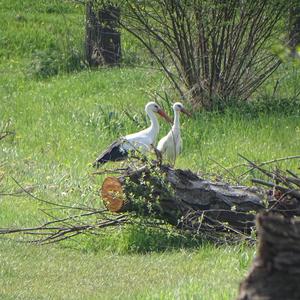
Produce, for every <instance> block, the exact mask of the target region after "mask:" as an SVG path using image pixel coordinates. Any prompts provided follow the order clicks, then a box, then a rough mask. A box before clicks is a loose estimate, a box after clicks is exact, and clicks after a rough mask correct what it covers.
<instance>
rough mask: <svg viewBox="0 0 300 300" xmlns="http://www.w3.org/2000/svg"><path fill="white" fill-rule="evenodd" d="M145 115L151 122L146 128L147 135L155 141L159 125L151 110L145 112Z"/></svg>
mask: <svg viewBox="0 0 300 300" xmlns="http://www.w3.org/2000/svg"><path fill="white" fill-rule="evenodd" d="M147 114H148V117H149V119H150V122H151V124H150V127H149V128H148V130H149V133H150V135H152V137H153V138H154V139H156V136H157V134H158V132H159V123H158V120H157V117H156V115H155V113H154V112H153V111H152V110H150V111H147Z"/></svg>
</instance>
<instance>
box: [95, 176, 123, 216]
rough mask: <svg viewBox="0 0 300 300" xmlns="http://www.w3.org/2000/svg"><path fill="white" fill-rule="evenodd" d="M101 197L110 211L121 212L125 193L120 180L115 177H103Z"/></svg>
mask: <svg viewBox="0 0 300 300" xmlns="http://www.w3.org/2000/svg"><path fill="white" fill-rule="evenodd" d="M101 197H102V199H103V202H104V205H105V206H106V208H107V209H108V210H109V211H111V212H121V211H122V208H123V206H124V205H125V195H124V192H123V187H122V185H121V182H120V181H119V179H118V178H116V177H107V178H105V180H104V182H103V184H102V188H101Z"/></svg>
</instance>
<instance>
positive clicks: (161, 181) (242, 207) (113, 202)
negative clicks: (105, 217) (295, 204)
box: [101, 166, 265, 232]
mask: <svg viewBox="0 0 300 300" xmlns="http://www.w3.org/2000/svg"><path fill="white" fill-rule="evenodd" d="M101 193H102V198H103V200H104V203H105V205H106V206H107V208H108V209H109V210H110V211H114V212H125V211H134V212H137V213H140V214H149V213H152V215H153V214H154V215H156V216H157V217H158V218H161V219H164V220H165V221H167V222H168V223H170V224H172V225H175V226H178V227H180V228H184V229H188V230H191V231H198V230H199V229H200V228H201V230H205V229H209V228H213V229H214V230H216V229H217V230H228V227H230V228H233V229H234V230H238V231H243V232H249V231H250V230H251V227H252V226H254V218H255V214H256V212H257V211H260V210H262V209H264V208H265V206H264V205H263V202H262V200H261V199H262V198H261V195H259V193H258V192H257V190H256V192H254V191H253V189H251V188H247V187H242V186H230V185H228V184H225V183H221V182H216V183H213V182H210V181H207V180H204V179H202V178H200V177H198V176H197V175H196V174H194V173H192V172H191V171H189V170H180V169H176V170H174V169H172V168H170V167H168V166H161V167H153V166H152V167H150V168H148V167H143V168H141V169H139V170H136V171H129V172H128V173H127V174H125V175H124V176H121V177H119V178H116V177H107V178H106V179H105V180H104V182H103V185H102V190H101Z"/></svg>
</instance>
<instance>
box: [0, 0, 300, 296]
mask: <svg viewBox="0 0 300 300" xmlns="http://www.w3.org/2000/svg"><path fill="white" fill-rule="evenodd" d="M0 6H1V12H0V16H1V18H0V25H1V26H0V31H1V32H0V33H1V37H0V57H1V59H2V60H1V63H0V74H1V75H3V76H0V125H1V123H3V122H6V121H7V120H10V122H11V128H12V129H14V130H15V132H16V135H15V136H14V137H11V138H7V139H5V140H3V141H1V144H0V178H1V176H2V174H4V178H3V179H2V181H0V192H1V191H4V192H10V191H14V190H16V189H18V187H17V186H16V184H15V182H14V181H13V180H12V178H11V177H13V178H15V179H17V180H18V181H19V182H20V183H21V184H22V185H23V186H32V188H33V193H34V194H35V195H37V196H40V197H42V198H43V199H47V200H50V201H55V202H59V203H68V204H72V205H77V204H87V205H89V206H93V207H99V206H102V203H101V199H100V198H99V195H98V190H99V187H100V185H101V183H102V180H103V176H97V177H95V176H92V175H91V173H92V171H93V170H92V168H91V165H90V164H91V162H92V161H93V160H94V159H95V158H96V156H97V155H98V154H99V152H101V151H102V150H103V149H105V147H106V146H107V145H109V143H110V142H111V141H113V140H114V139H115V138H117V137H119V136H120V135H124V134H126V133H129V132H134V131H137V130H139V129H140V128H141V127H143V126H146V120H145V117H144V105H145V103H147V101H149V100H153V98H152V97H151V96H149V95H152V94H153V92H154V91H157V90H158V91H159V90H161V89H162V88H163V87H164V81H163V80H162V79H163V78H162V75H161V74H158V73H157V72H155V71H154V70H147V69H141V68H130V67H124V68H114V69H111V70H107V69H102V70H98V71H93V72H91V71H89V70H84V71H82V72H74V73H68V74H66V73H64V72H63V71H65V70H64V69H63V68H61V69H59V71H58V75H57V76H52V77H49V78H47V79H37V78H36V77H34V76H31V74H29V73H28V70H29V69H28V66H30V65H32V62H33V60H34V59H35V58H36V56H35V53H37V52H42V53H43V54H46V56H47V54H48V53H50V54H51V53H52V54H53V53H54V54H53V55H54V61H55V59H56V58H57V55H59V54H61V55H62V57H67V56H63V55H67V53H68V49H70V47H71V48H72V49H75V50H76V51H79V52H80V51H82V42H83V34H84V27H83V25H84V19H83V8H82V7H81V6H80V5H74V4H71V3H70V2H68V1H58V0H57V1H56V0H55V1H43V0H39V1H35V0H28V1H17V0H15V1H8V0H0ZM70 29H72V31H71V35H69V33H70ZM125 38H126V40H125V41H124V43H123V45H125V57H126V55H128V56H127V57H129V58H128V60H130V59H131V58H132V57H131V56H134V55H135V47H136V44H134V43H131V41H130V39H128V37H127V36H126V37H125ZM81 53H82V52H81ZM62 57H60V58H57V61H58V62H61V61H64V59H62ZM130 57H131V58H130ZM37 58H38V59H40V62H43V63H44V62H45V61H43V59H44V56H43V55H42V56H38V57H37ZM133 59H137V58H135V57H133ZM55 66H56V65H54V67H55ZM51 67H52V66H51ZM280 72H281V73H277V74H276V75H274V77H273V78H272V79H271V80H270V81H269V83H268V84H267V86H266V87H264V89H262V90H260V91H259V92H258V93H257V95H256V97H257V99H261V100H263V101H261V102H259V103H256V104H253V105H252V104H249V105H248V106H244V107H242V108H231V109H228V110H226V111H225V112H224V113H217V112H211V113H205V112H198V113H195V114H194V117H193V118H191V119H187V118H185V117H184V116H183V117H182V137H183V143H184V146H183V149H184V150H183V153H182V155H181V156H180V157H179V159H178V161H177V163H176V167H179V168H190V169H192V170H193V171H195V172H201V173H208V174H209V176H211V175H212V174H218V175H220V174H221V175H222V176H224V177H225V178H226V179H227V180H232V176H229V175H228V174H227V172H226V171H224V169H223V168H222V167H220V165H222V166H224V167H226V168H228V167H232V166H235V165H238V164H241V163H243V161H242V160H241V159H240V158H239V157H238V153H241V154H243V155H245V156H247V157H248V158H250V159H253V160H257V161H264V160H269V159H273V158H277V157H283V156H288V155H297V154H299V144H300V127H299V107H300V105H299V99H298V98H297V97H295V95H296V94H297V93H298V86H297V78H298V75H299V70H298V69H296V68H294V69H292V70H291V68H289V67H282V68H281V70H280ZM280 74H284V77H285V79H281V81H280V86H279V88H278V90H277V91H276V93H275V96H274V97H273V98H272V97H270V94H271V95H272V94H273V86H274V82H275V80H277V79H278V78H279V77H280ZM174 100H175V99H174ZM176 100H177V99H176ZM163 104H164V106H165V108H166V109H167V110H169V113H171V111H170V108H168V107H166V103H163ZM271 104H272V109H271V108H270V107H271ZM275 104H276V105H275ZM125 110H127V111H131V114H132V116H133V117H134V119H135V120H136V121H137V122H135V121H133V120H132V119H130V118H128V116H127V115H126V114H125ZM137 123H138V124H140V125H139V126H138V125H137ZM161 125H162V127H161V133H160V136H163V135H164V134H165V133H166V132H167V131H168V130H169V127H168V125H167V124H165V123H163V122H161ZM0 127H1V126H0ZM117 165H119V164H117ZM112 166H114V165H110V167H112ZM280 166H282V167H284V168H290V169H293V170H297V167H299V161H290V162H287V163H281V164H280ZM244 170H245V169H243V168H236V169H233V171H234V172H235V174H236V175H238V174H240V173H241V172H242V171H244ZM251 175H253V174H251ZM248 179H249V178H246V179H245V180H244V181H243V182H244V183H249V181H247V180H248ZM45 207H46V205H45V204H41V203H39V202H34V201H32V199H30V198H29V197H26V196H25V195H21V196H19V197H14V198H12V197H1V196H0V212H1V213H0V227H7V226H31V225H35V224H39V223H41V222H43V221H44V220H45V216H43V215H42V214H41V211H40V209H43V208H45ZM253 255H254V248H253V247H245V246H243V245H237V246H232V245H231V246H230V245H224V246H222V247H216V246H214V245H211V244H208V243H207V242H205V241H201V240H200V241H199V240H197V241H194V240H189V239H188V238H187V237H185V238H182V237H180V236H178V235H174V234H173V235H168V234H167V235H166V234H161V233H158V232H153V231H149V230H144V229H141V228H137V227H130V226H129V227H126V228H124V229H116V230H113V231H111V230H110V231H104V232H102V234H101V235H100V236H99V237H89V236H82V237H80V238H78V239H77V240H75V241H74V242H73V243H67V244H64V245H49V246H43V247H40V246H34V245H27V244H20V243H15V242H11V241H7V240H5V239H3V240H1V241H0V256H1V257H0V286H1V290H0V298H1V299H49V298H51V299H100V298H101V299H233V298H234V297H235V295H236V293H237V289H238V283H239V282H240V281H241V279H242V278H243V277H244V275H245V274H246V272H247V270H248V267H249V264H250V262H251V261H252V257H253Z"/></svg>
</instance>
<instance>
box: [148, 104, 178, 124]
mask: <svg viewBox="0 0 300 300" xmlns="http://www.w3.org/2000/svg"><path fill="white" fill-rule="evenodd" d="M145 111H146V112H147V113H148V112H150V111H153V112H155V113H157V114H159V115H160V116H162V117H163V118H164V119H165V120H166V121H167V122H169V123H172V120H171V118H170V117H169V116H168V115H167V114H166V112H165V111H164V110H163V109H162V108H161V107H160V106H159V105H158V104H157V103H155V102H149V103H147V105H146V106H145Z"/></svg>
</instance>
